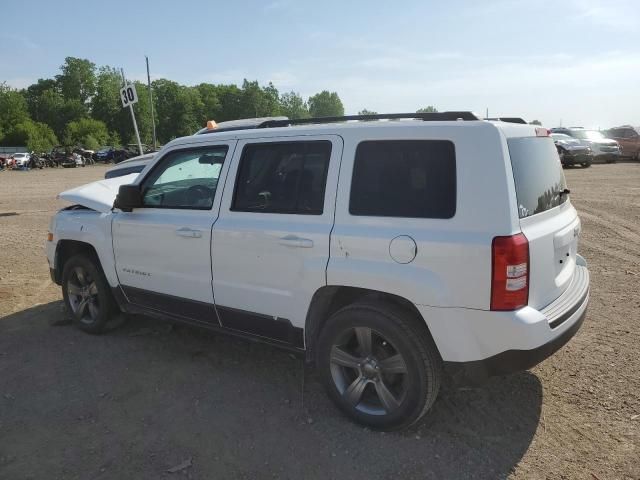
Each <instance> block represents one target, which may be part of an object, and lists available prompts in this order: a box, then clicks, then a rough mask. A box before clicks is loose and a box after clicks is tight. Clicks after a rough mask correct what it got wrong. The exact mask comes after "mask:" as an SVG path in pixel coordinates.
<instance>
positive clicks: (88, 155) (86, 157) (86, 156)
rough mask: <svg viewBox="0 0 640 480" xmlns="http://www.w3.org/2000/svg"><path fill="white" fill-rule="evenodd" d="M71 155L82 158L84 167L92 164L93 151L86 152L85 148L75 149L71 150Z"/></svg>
mask: <svg viewBox="0 0 640 480" xmlns="http://www.w3.org/2000/svg"><path fill="white" fill-rule="evenodd" d="M73 153H77V154H78V155H80V156H81V157H82V160H83V161H84V164H85V165H90V164H93V163H94V160H93V156H94V155H95V152H94V151H93V150H87V149H86V148H82V147H76V148H74V149H73Z"/></svg>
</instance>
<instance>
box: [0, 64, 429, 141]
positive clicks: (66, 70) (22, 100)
mask: <svg viewBox="0 0 640 480" xmlns="http://www.w3.org/2000/svg"><path fill="white" fill-rule="evenodd" d="M133 83H134V84H135V86H136V90H137V91H138V97H139V101H138V103H137V104H135V105H134V109H135V113H136V120H137V122H138V128H139V131H140V137H141V140H142V142H143V143H146V144H151V143H152V131H153V129H152V124H151V115H150V110H151V105H150V102H149V96H148V93H147V85H146V84H144V83H142V82H137V81H136V82H133ZM121 87H122V77H121V75H120V73H119V71H118V70H117V69H116V68H113V67H110V66H101V67H97V66H96V64H95V63H93V62H91V61H90V60H87V59H82V58H75V57H67V58H66V59H65V61H64V64H63V65H62V66H61V67H60V73H59V74H58V75H56V76H55V77H54V78H44V79H43V78H41V79H39V80H38V81H37V82H36V83H34V84H32V85H30V86H28V87H27V88H25V89H14V88H11V87H10V86H8V85H7V84H6V83H0V145H2V146H26V147H27V149H29V150H33V151H37V152H43V151H48V150H50V149H51V148H52V147H54V146H56V145H65V146H82V147H85V148H89V149H92V150H95V149H97V148H99V147H101V146H104V145H125V144H128V143H134V142H135V134H134V132H133V125H132V123H131V115H130V113H129V112H128V109H124V108H122V104H121V103H120V88H121ZM151 87H152V91H153V107H154V112H155V121H156V134H157V138H158V142H159V143H160V144H163V143H166V142H168V141H170V140H171V139H173V138H176V137H180V136H184V135H191V134H193V133H194V132H195V131H197V130H198V129H200V128H202V127H203V126H204V125H205V124H206V122H207V120H211V119H214V120H216V121H217V122H221V121H225V120H235V119H239V118H254V117H268V116H278V115H284V116H287V117H289V118H308V117H324V116H341V115H344V106H343V104H342V101H341V100H340V97H339V96H338V94H337V93H336V92H329V91H327V90H324V91H322V92H320V93H317V94H315V95H312V96H310V97H309V98H308V99H306V100H305V99H304V98H303V97H302V96H301V95H300V94H299V93H297V92H293V91H292V92H287V93H282V94H281V93H280V92H279V91H278V89H277V88H276V87H275V86H274V85H273V84H272V83H269V84H268V85H266V86H261V85H260V84H259V83H258V82H257V81H248V80H246V79H245V80H244V82H243V83H242V86H238V85H233V84H230V85H225V84H217V85H215V84H211V83H201V84H199V85H195V86H185V85H181V84H179V83H177V82H174V81H172V80H167V79H165V78H160V79H157V80H154V81H153V82H152V83H151ZM420 111H436V110H435V108H433V107H427V108H426V109H420V110H419V112H420ZM362 112H367V113H369V111H368V110H366V109H365V110H363V111H362Z"/></svg>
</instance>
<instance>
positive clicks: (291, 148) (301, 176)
mask: <svg viewBox="0 0 640 480" xmlns="http://www.w3.org/2000/svg"><path fill="white" fill-rule="evenodd" d="M330 157H331V142H328V141H313V142H287V143H261V144H253V145H247V146H246V147H244V151H243V152H242V158H241V160H240V167H239V170H238V179H237V181H236V190H235V194H234V199H233V205H232V207H231V209H232V210H235V211H244V212H263V213H298V214H307V215H321V214H322V210H323V206H324V191H325V186H326V183H327V170H328V168H329V158H330Z"/></svg>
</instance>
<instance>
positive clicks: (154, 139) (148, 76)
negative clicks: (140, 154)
mask: <svg viewBox="0 0 640 480" xmlns="http://www.w3.org/2000/svg"><path fill="white" fill-rule="evenodd" d="M144 58H145V59H146V61H147V85H148V87H149V103H150V104H151V126H152V127H153V149H154V150H157V149H158V147H157V141H156V119H155V115H154V113H153V93H152V91H151V75H149V57H146V56H145V57H144Z"/></svg>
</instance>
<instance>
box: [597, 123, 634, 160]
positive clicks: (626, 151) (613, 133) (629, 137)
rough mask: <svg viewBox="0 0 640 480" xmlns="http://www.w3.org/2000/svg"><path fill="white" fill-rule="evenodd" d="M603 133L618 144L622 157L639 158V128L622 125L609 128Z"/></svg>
mask: <svg viewBox="0 0 640 480" xmlns="http://www.w3.org/2000/svg"><path fill="white" fill-rule="evenodd" d="M603 133H604V135H605V136H606V137H607V138H611V139H613V140H615V141H616V142H618V143H619V144H620V149H621V150H622V152H621V155H622V156H623V157H629V158H634V159H636V160H640V128H636V127H632V126H631V125H623V126H621V127H615V128H611V129H609V130H606V131H605V132H603Z"/></svg>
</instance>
